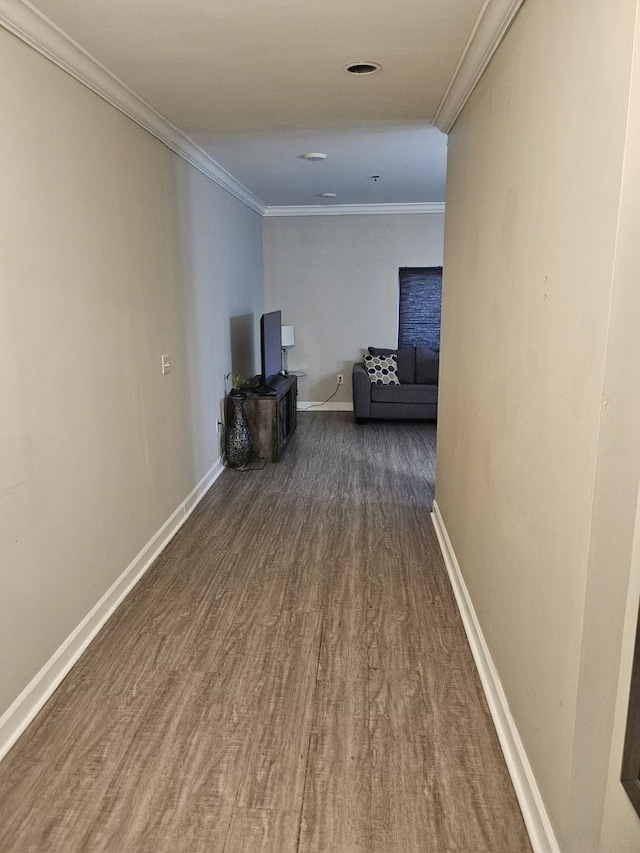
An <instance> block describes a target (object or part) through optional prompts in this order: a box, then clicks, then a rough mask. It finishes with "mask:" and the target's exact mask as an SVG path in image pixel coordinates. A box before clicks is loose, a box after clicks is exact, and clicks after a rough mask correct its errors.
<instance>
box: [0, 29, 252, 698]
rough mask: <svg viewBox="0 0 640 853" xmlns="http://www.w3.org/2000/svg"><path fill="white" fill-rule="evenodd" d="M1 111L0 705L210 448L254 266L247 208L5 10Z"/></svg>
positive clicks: (204, 466)
mask: <svg viewBox="0 0 640 853" xmlns="http://www.w3.org/2000/svg"><path fill="white" fill-rule="evenodd" d="M0 115H2V133H1V134H0V185H1V186H2V192H1V193H0V223H1V225H0V246H1V249H0V257H1V263H0V266H1V268H2V273H1V279H0V340H1V341H2V360H1V361H0V387H1V388H2V417H1V418H0V447H1V448H2V453H1V454H0V577H1V581H2V594H1V595H0V650H1V652H0V654H1V664H0V713H1V712H2V711H3V710H4V709H6V708H7V706H8V705H9V704H10V703H11V702H12V700H14V699H15V697H16V696H17V695H18V694H19V693H20V691H21V690H22V689H23V688H24V687H25V685H26V684H27V683H28V682H29V680H30V679H31V678H32V676H34V675H35V673H36V672H37V671H38V670H39V668H40V667H41V666H42V665H43V664H44V663H45V662H46V661H47V660H48V659H49V657H50V656H51V655H52V654H53V652H54V651H55V650H56V649H57V647H58V646H59V645H60V643H62V641H63V640H64V639H65V638H66V637H67V636H68V635H69V634H70V632H71V631H72V630H73V629H74V628H75V627H76V626H77V625H78V623H79V622H80V620H81V619H82V618H83V617H84V616H85V615H86V614H87V613H88V611H89V610H90V609H91V607H92V606H93V605H94V604H95V603H96V602H97V601H98V599H99V598H100V597H101V596H102V595H103V593H104V592H105V591H106V590H107V589H108V587H109V586H110V585H111V584H112V583H113V581H114V580H115V579H116V578H117V577H118V576H119V575H120V574H121V572H122V571H123V570H124V569H125V568H126V567H127V565H128V564H129V563H130V561H131V560H132V559H133V558H134V556H135V555H136V554H137V553H138V551H139V550H140V549H141V548H142V547H143V546H144V545H145V544H146V543H147V541H148V540H149V539H150V537H151V536H152V535H153V534H154V533H155V532H156V531H157V530H158V528H159V527H160V526H161V525H162V524H163V522H164V521H165V520H166V519H167V518H168V516H169V515H170V514H171V513H172V512H173V510H174V509H175V508H176V507H177V506H178V505H179V504H180V503H181V501H182V500H183V499H184V498H185V497H186V496H187V495H188V493H189V492H190V491H191V490H192V488H193V487H194V485H195V484H196V483H197V482H198V481H199V480H200V479H201V478H202V477H203V476H204V475H205V474H206V472H207V471H208V470H209V469H210V468H211V467H212V466H213V464H214V463H215V462H216V460H217V459H218V457H219V447H218V440H217V436H216V420H217V419H218V417H219V414H220V401H221V399H222V397H223V395H224V375H225V373H226V372H228V371H229V370H231V367H232V358H231V352H232V342H231V339H230V329H231V327H232V325H233V323H235V322H237V321H236V320H234V318H242V317H246V316H247V315H249V316H251V317H252V318H257V317H259V315H260V313H261V311H262V309H263V282H262V223H261V218H260V217H259V216H258V215H257V214H255V213H253V212H251V211H250V210H249V209H248V208H246V207H244V206H243V205H242V204H241V203H240V202H238V201H236V200H235V199H234V198H232V197H231V196H229V195H228V194H227V193H225V192H224V191H223V190H221V189H220V188H219V187H217V186H216V185H215V184H213V183H212V182H210V181H209V180H208V179H207V178H205V177H204V176H203V175H201V174H200V173H199V172H197V171H195V170H194V169H192V168H191V167H190V166H188V165H187V164H186V163H184V162H183V161H182V160H180V159H179V158H178V157H177V156H176V155H174V154H173V153H171V152H170V151H169V150H168V149H167V148H165V147H164V146H163V145H162V144H161V143H160V142H158V141H157V140H155V139H154V138H152V137H151V136H149V135H148V134H147V133H146V132H145V131H143V130H141V129H140V128H139V127H138V126H137V125H135V124H134V123H133V122H131V121H130V120H128V119H127V118H125V117H124V116H123V115H122V114H121V113H119V112H118V111H116V110H115V109H113V108H112V107H110V106H109V105H108V104H106V103H105V102H104V101H102V100H101V99H100V98H98V97H97V96H96V95H94V94H93V93H92V92H90V91H89V90H88V89H86V88H85V87H83V86H82V85H81V84H80V83H78V82H77V81H75V80H74V79H72V78H71V77H69V76H68V75H66V74H65V73H64V72H62V71H61V70H60V69H58V68H57V67H55V66H53V65H52V64H51V63H49V62H47V61H46V60H45V59H44V58H42V57H41V56H40V55H38V54H37V53H35V52H34V51H32V50H31V49H29V48H28V47H26V46H25V45H24V44H23V43H21V42H20V41H18V40H17V39H15V38H14V37H12V36H10V35H8V34H7V33H6V32H5V31H4V30H1V29H0ZM255 323H257V320H256V321H255ZM255 323H254V328H253V332H252V334H253V333H254V332H255V328H256V325H255ZM250 344H251V345H252V346H253V348H255V337H254V340H253V341H250ZM162 353H169V354H170V355H171V373H170V374H169V375H168V376H162V375H161V370H160V356H161V354H162ZM238 357H242V354H240V356H238ZM246 358H247V360H249V361H254V362H255V359H254V355H253V354H252V353H249V354H248V355H246ZM255 367H256V365H255V363H253V364H252V365H251V368H252V369H254V368H255Z"/></svg>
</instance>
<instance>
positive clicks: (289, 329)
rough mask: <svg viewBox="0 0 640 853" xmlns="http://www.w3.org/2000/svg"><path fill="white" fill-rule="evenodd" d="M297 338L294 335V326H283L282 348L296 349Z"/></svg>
mask: <svg viewBox="0 0 640 853" xmlns="http://www.w3.org/2000/svg"><path fill="white" fill-rule="evenodd" d="M295 345H296V338H295V335H294V333H293V326H282V347H283V349H284V348H286V347H294V346H295Z"/></svg>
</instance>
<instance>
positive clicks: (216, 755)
mask: <svg viewBox="0 0 640 853" xmlns="http://www.w3.org/2000/svg"><path fill="white" fill-rule="evenodd" d="M434 456H435V428H434V427H433V426H432V425H429V424H409V423H405V424H403V423H396V424H384V423H379V424H376V423H372V424H367V425H364V426H356V425H355V424H354V423H353V417H352V416H351V415H349V414H346V413H313V414H312V413H309V414H301V415H300V417H299V427H298V430H297V432H296V434H295V435H294V437H293V438H292V440H291V443H290V445H289V447H288V448H287V451H286V453H285V454H284V456H283V459H282V461H281V462H280V463H278V464H275V465H268V466H267V467H265V468H264V469H263V470H261V471H254V472H246V473H240V472H237V471H232V470H228V471H225V472H224V474H223V475H222V477H221V478H220V479H219V480H218V482H217V483H216V484H215V485H214V486H213V488H212V489H211V490H210V492H209V493H208V495H207V496H206V497H205V499H204V500H203V501H202V503H201V504H200V506H199V507H198V508H197V510H196V511H195V512H194V514H193V515H192V517H191V518H190V519H189V521H188V522H187V523H186V524H185V526H184V527H183V528H182V529H181V530H180V532H179V533H178V534H177V536H176V537H175V538H174V539H173V541H172V542H171V543H170V545H169V546H168V547H167V549H166V550H165V551H164V552H163V554H162V555H161V556H160V557H159V558H158V560H157V561H156V562H155V564H154V566H153V567H152V568H151V569H150V571H149V572H148V573H147V575H146V576H145V577H144V578H143V580H142V581H141V582H140V584H139V585H138V587H137V588H136V589H135V590H134V592H133V593H132V594H131V595H130V596H129V597H128V598H127V600H126V601H125V602H124V603H123V604H122V605H121V607H120V608H119V609H118V611H117V612H116V613H115V614H114V616H113V617H112V618H111V619H110V620H109V622H108V623H107V625H106V626H105V628H104V629H103V630H102V631H101V633H100V634H99V635H98V637H97V638H96V640H95V641H94V643H93V644H92V645H91V647H90V648H89V649H88V651H87V652H86V653H85V655H84V656H83V657H82V658H81V660H80V661H79V662H78V664H77V665H76V666H75V667H74V669H73V670H72V672H71V673H70V674H69V676H68V677H67V678H66V679H65V681H64V682H63V683H62V685H61V686H60V688H59V689H58V690H57V691H56V693H55V695H54V696H53V697H52V699H51V700H50V701H49V703H48V704H47V706H46V707H45V708H44V709H43V711H42V712H41V713H40V714H39V716H38V717H37V718H36V720H35V721H34V723H33V724H32V725H31V726H30V728H29V729H28V731H27V732H26V733H25V734H24V735H23V737H22V738H21V739H20V740H19V742H18V743H17V744H16V746H15V747H14V748H13V749H12V750H11V751H10V753H9V754H8V755H7V757H6V758H5V760H4V761H3V762H2V763H1V764H0V853H58V852H59V853H80V851H83V853H84V851H88V853H102V851H104V853H201V852H202V853H205V851H206V853H481V852H482V853H530V851H531V847H530V845H529V841H528V839H527V835H526V832H525V829H524V824H523V821H522V817H521V815H520V812H519V810H518V805H517V801H516V798H515V795H514V792H513V789H512V786H511V783H510V780H509V777H508V774H507V770H506V767H505V764H504V759H503V758H502V754H501V752H500V748H499V745H498V742H497V738H496V735H495V731H494V729H493V726H492V723H491V719H490V717H489V713H488V710H487V707H486V703H485V700H484V696H483V694H482V690H481V687H480V683H479V680H478V677H477V673H476V671H475V668H474V664H473V660H472V657H471V653H470V651H469V647H468V645H467V642H466V639H465V636H464V631H463V628H462V624H461V622H460V618H459V616H458V613H457V610H456V606H455V601H454V598H453V594H452V591H451V588H450V586H449V582H448V579H447V576H446V572H445V569H444V567H443V564H442V561H441V558H440V554H439V551H438V546H437V542H436V539H435V535H434V532H433V529H432V526H431V522H430V519H429V511H430V507H431V502H432V499H433V475H434Z"/></svg>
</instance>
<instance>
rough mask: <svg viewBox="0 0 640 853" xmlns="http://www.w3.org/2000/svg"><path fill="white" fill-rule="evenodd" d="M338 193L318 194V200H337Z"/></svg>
mask: <svg viewBox="0 0 640 853" xmlns="http://www.w3.org/2000/svg"><path fill="white" fill-rule="evenodd" d="M337 196H338V193H320V198H337Z"/></svg>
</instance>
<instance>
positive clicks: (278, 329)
mask: <svg viewBox="0 0 640 853" xmlns="http://www.w3.org/2000/svg"><path fill="white" fill-rule="evenodd" d="M260 357H261V370H262V373H261V375H260V382H261V383H262V384H263V385H268V384H269V380H271V379H273V378H274V377H275V376H277V375H278V373H280V370H281V368H282V311H270V312H269V313H268V314H263V315H262V317H261V318H260Z"/></svg>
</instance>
